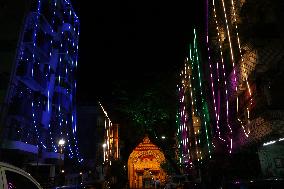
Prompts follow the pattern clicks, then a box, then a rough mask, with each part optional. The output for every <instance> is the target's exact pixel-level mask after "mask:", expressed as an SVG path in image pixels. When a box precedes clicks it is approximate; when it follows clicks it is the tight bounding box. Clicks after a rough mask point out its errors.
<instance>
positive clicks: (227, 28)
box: [222, 0, 238, 92]
mask: <svg viewBox="0 0 284 189" xmlns="http://www.w3.org/2000/svg"><path fill="white" fill-rule="evenodd" d="M222 5H223V11H224V16H225V23H226V30H227V35H228V39H229V46H230V54H231V61H232V65H233V80H234V85H235V91H236V92H237V90H238V86H237V77H236V68H235V58H234V53H233V47H232V42H231V35H230V29H229V24H228V19H227V13H226V6H225V3H224V0H222Z"/></svg>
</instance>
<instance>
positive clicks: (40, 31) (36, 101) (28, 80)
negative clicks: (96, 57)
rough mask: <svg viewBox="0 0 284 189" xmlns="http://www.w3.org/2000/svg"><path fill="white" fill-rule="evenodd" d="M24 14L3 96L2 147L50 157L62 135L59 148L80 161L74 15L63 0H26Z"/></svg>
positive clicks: (77, 32)
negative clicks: (61, 142) (7, 85)
mask: <svg viewBox="0 0 284 189" xmlns="http://www.w3.org/2000/svg"><path fill="white" fill-rule="evenodd" d="M25 16H26V18H25V23H24V26H23V29H22V32H21V35H20V37H19V40H18V41H19V42H18V49H17V53H16V57H15V61H14V63H13V69H12V73H11V78H10V83H9V89H8V92H7V94H6V99H5V102H6V104H7V106H6V107H5V111H4V112H5V114H4V121H3V126H2V127H3V128H2V133H1V135H2V136H1V139H2V140H3V141H2V144H3V146H2V148H3V150H7V149H10V150H11V149H13V150H15V151H17V152H18V151H21V152H24V153H25V152H26V153H32V154H34V155H36V156H37V157H38V156H39V154H40V157H41V158H42V159H43V160H44V159H52V158H57V156H56V154H57V152H58V141H59V140H60V139H64V140H65V146H64V152H65V154H66V155H67V156H68V157H69V158H71V159H77V160H78V161H79V162H81V161H82V158H81V157H80V155H79V150H78V145H77V139H76V135H77V134H76V130H77V128H76V127H77V126H76V101H75V98H76V70H77V59H78V39H79V19H78V17H77V16H76V13H75V12H74V10H73V7H72V5H71V3H70V1H69V0H32V1H31V4H30V11H29V12H28V14H27V15H25ZM15 151H14V153H15ZM3 154H4V153H3Z"/></svg>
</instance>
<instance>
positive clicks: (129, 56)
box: [72, 0, 203, 103]
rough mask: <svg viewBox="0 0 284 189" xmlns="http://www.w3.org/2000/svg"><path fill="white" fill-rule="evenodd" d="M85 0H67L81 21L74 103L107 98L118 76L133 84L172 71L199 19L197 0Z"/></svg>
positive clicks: (118, 78) (176, 67) (119, 79)
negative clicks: (76, 96)
mask: <svg viewBox="0 0 284 189" xmlns="http://www.w3.org/2000/svg"><path fill="white" fill-rule="evenodd" d="M90 2H91V1H82V0H73V1H72V3H73V6H74V9H75V11H76V12H77V14H78V17H79V19H80V23H81V30H80V41H79V63H78V84H77V86H78V102H79V103H82V102H88V101H96V100H97V99H98V98H100V99H101V98H102V99H103V98H107V97H108V96H109V95H110V94H111V92H112V87H113V84H114V83H117V82H120V81H124V82H128V83H129V85H128V86H129V89H134V88H135V87H137V85H135V83H136V82H137V81H140V82H143V81H144V80H145V81H146V80H149V79H150V80H151V78H150V77H152V76H153V75H156V76H158V77H159V74H161V73H165V72H169V73H171V71H172V73H175V72H177V70H179V69H180V67H181V65H182V64H183V60H184V57H185V55H186V52H187V45H188V42H189V38H190V36H191V35H192V28H193V24H194V23H195V25H197V24H196V23H198V22H200V20H202V19H201V16H202V12H201V11H200V10H202V6H203V5H202V4H201V3H200V2H199V3H198V0H191V1H190V0H187V1H169V2H168V1H162V0H152V1H147V0H146V1H126V0H123V1H122V0H120V1H117V0H116V1H109V0H108V1H92V3H90ZM197 4H198V5H197ZM198 24H199V25H202V24H203V23H201V24H200V23H198Z"/></svg>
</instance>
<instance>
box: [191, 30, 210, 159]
mask: <svg viewBox="0 0 284 189" xmlns="http://www.w3.org/2000/svg"><path fill="white" fill-rule="evenodd" d="M196 38H197V35H196V31H195V29H194V41H195V47H194V48H195V52H196V64H197V71H198V78H199V87H200V97H201V104H202V110H201V112H202V113H201V112H200V113H201V114H202V115H203V118H204V120H203V121H204V126H205V134H206V141H207V147H208V153H209V156H210V157H211V151H210V146H209V138H208V128H207V124H206V116H205V113H204V107H205V102H204V97H203V93H202V91H203V89H202V84H201V83H202V78H201V71H200V67H199V58H198V57H199V54H198V50H197V49H198V48H197V39H196ZM200 124H201V123H200ZM201 158H202V156H201Z"/></svg>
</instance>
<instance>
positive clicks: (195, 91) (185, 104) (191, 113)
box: [177, 30, 212, 170]
mask: <svg viewBox="0 0 284 189" xmlns="http://www.w3.org/2000/svg"><path fill="white" fill-rule="evenodd" d="M199 53H200V52H199V51H198V45H197V35H196V31H195V30H194V39H193V45H191V46H190V48H189V57H188V58H186V59H185V63H184V68H183V70H182V72H181V74H180V76H181V84H180V86H178V87H179V88H178V93H179V109H178V114H177V124H178V129H177V136H178V139H179V141H178V149H179V161H180V163H181V164H182V165H183V168H184V170H188V169H190V168H193V167H194V166H197V165H199V164H200V163H202V161H203V160H204V158H206V157H208V158H211V151H212V149H211V148H212V147H211V134H210V133H211V129H210V128H209V126H210V125H209V112H208V104H207V99H206V98H205V96H206V95H205V92H204V91H205V90H204V82H203V70H202V67H201V66H202V65H201V60H200V55H199Z"/></svg>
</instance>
